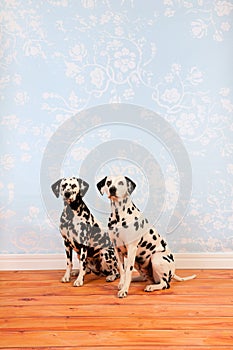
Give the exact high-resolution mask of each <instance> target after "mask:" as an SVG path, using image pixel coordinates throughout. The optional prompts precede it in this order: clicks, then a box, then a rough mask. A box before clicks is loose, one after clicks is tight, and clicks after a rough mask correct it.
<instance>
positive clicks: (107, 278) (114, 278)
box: [106, 275, 119, 282]
mask: <svg viewBox="0 0 233 350" xmlns="http://www.w3.org/2000/svg"><path fill="white" fill-rule="evenodd" d="M118 277H119V276H117V275H109V276H107V277H106V282H113V281H115V280H116V279H117V278H118Z"/></svg>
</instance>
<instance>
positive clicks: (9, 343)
mask: <svg viewBox="0 0 233 350" xmlns="http://www.w3.org/2000/svg"><path fill="white" fill-rule="evenodd" d="M177 272H179V274H180V275H182V276H185V275H186V276H187V275H189V274H193V273H196V274H197V275H198V277H197V279H195V280H192V281H186V282H172V284H171V288H170V289H169V290H165V291H159V292H153V293H146V292H144V291H143V287H144V286H145V283H144V282H137V283H136V282H135V283H132V284H131V287H130V293H129V295H128V297H127V298H126V299H118V298H117V297H116V293H117V282H116V281H115V282H113V283H106V282H105V279H104V278H98V277H96V276H93V275H89V276H86V281H85V282H86V283H85V285H84V286H83V287H76V288H75V287H73V286H72V284H71V283H68V284H62V283H60V282H59V280H60V278H61V277H62V274H63V273H62V271H35V272H32V271H31V272H29V271H24V272H23V271H21V272H0V306H1V307H0V312H1V313H0V349H24V350H25V349H49V350H55V349H66V350H68V349H69V350H71V349H72V350H74V349H80V350H84V349H85V350H93V349H99V350H100V349H105V350H107V349H108V350H113V349H115V350H118V349H127V350H139V349H140V350H142V349H143V350H147V349H151V350H152V349H155V350H161V349H163V350H164V349H165V350H175V349H179V350H182V349H189V350H194V349H195V350H201V349H206V350H207V349H211V350H213V349H216V350H222V349H225V350H229V349H233V270H195V271H194V270H192V271H191V270H183V271H177Z"/></svg>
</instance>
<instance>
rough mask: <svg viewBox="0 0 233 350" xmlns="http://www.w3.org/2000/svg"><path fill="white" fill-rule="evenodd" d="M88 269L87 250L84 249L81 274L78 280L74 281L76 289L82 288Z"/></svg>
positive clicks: (80, 267) (81, 255)
mask: <svg viewBox="0 0 233 350" xmlns="http://www.w3.org/2000/svg"><path fill="white" fill-rule="evenodd" d="M86 267H87V248H86V247H82V248H81V250H80V259H79V274H78V278H77V279H76V280H75V281H74V287H81V286H82V285H83V281H84V276H85V274H86Z"/></svg>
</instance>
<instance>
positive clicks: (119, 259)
mask: <svg viewBox="0 0 233 350" xmlns="http://www.w3.org/2000/svg"><path fill="white" fill-rule="evenodd" d="M115 255H116V258H117V262H118V268H119V272H120V281H119V283H118V289H119V290H120V289H121V288H122V287H123V285H124V282H125V269H124V256H123V255H122V253H121V251H120V249H119V250H118V248H117V247H116V248H115Z"/></svg>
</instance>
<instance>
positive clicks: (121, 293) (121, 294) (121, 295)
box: [117, 289, 128, 298]
mask: <svg viewBox="0 0 233 350" xmlns="http://www.w3.org/2000/svg"><path fill="white" fill-rule="evenodd" d="M127 295H128V291H127V290H125V289H121V290H119V292H118V294H117V296H118V298H126V297H127Z"/></svg>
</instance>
